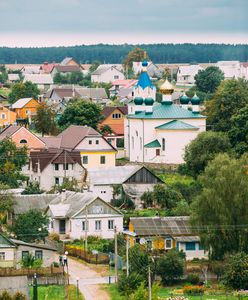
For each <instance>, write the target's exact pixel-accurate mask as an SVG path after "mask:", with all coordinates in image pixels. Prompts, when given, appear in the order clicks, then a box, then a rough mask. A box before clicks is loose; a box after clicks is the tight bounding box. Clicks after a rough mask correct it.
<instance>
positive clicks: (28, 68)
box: [21, 65, 41, 75]
mask: <svg viewBox="0 0 248 300" xmlns="http://www.w3.org/2000/svg"><path fill="white" fill-rule="evenodd" d="M40 71H41V67H40V65H24V66H23V67H22V68H21V72H22V74H23V75H26V74H40Z"/></svg>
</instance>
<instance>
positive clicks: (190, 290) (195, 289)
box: [183, 285, 204, 295]
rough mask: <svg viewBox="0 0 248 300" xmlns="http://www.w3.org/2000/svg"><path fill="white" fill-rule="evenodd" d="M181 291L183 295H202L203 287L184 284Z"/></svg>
mask: <svg viewBox="0 0 248 300" xmlns="http://www.w3.org/2000/svg"><path fill="white" fill-rule="evenodd" d="M183 293H184V294H185V295H203V294H204V287H203V286H200V285H186V286H185V287H184V288H183Z"/></svg>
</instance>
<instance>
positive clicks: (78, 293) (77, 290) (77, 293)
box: [76, 277, 79, 300]
mask: <svg viewBox="0 0 248 300" xmlns="http://www.w3.org/2000/svg"><path fill="white" fill-rule="evenodd" d="M76 280H77V300H79V288H78V281H79V277H77V278H76Z"/></svg>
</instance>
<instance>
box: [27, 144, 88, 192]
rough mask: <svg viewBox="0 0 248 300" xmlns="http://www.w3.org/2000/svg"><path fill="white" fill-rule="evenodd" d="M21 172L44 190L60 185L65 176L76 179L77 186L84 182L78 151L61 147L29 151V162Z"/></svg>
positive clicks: (83, 170)
mask: <svg viewBox="0 0 248 300" xmlns="http://www.w3.org/2000/svg"><path fill="white" fill-rule="evenodd" d="M23 174H24V175H25V176H28V177H29V180H31V181H36V182H38V183H39V186H40V188H41V189H43V190H45V191H50V190H51V189H52V188H53V186H55V185H61V184H62V183H63V181H64V179H65V178H68V179H69V180H72V179H76V180H77V182H78V184H79V186H82V185H83V183H84V182H85V169H84V167H83V166H82V162H81V156H80V152H77V151H73V152H72V151H67V150H62V149H44V150H42V151H38V152H37V151H31V152H30V154H29V164H28V165H27V166H25V167H24V168H23Z"/></svg>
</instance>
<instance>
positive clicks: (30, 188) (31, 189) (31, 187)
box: [22, 181, 44, 195]
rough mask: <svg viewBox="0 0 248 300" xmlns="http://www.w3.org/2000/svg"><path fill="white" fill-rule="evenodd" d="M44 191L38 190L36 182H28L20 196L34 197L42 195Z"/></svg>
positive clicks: (38, 186)
mask: <svg viewBox="0 0 248 300" xmlns="http://www.w3.org/2000/svg"><path fill="white" fill-rule="evenodd" d="M43 192H44V191H43V190H41V189H40V185H39V183H38V182H37V181H29V183H28V185H27V186H26V188H25V190H24V191H23V192H22V195H34V194H42V193H43Z"/></svg>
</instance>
